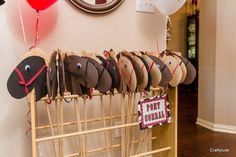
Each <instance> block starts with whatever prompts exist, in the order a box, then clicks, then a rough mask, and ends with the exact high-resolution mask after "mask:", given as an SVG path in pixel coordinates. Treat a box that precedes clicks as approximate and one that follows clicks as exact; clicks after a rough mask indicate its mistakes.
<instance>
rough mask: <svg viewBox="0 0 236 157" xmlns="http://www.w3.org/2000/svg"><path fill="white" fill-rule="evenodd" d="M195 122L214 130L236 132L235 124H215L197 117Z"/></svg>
mask: <svg viewBox="0 0 236 157" xmlns="http://www.w3.org/2000/svg"><path fill="white" fill-rule="evenodd" d="M196 124H197V125H200V126H202V127H204V128H207V129H209V130H212V131H215V132H223V133H228V134H236V126H231V125H222V124H215V123H212V122H209V121H207V120H204V119H201V118H197V122H196Z"/></svg>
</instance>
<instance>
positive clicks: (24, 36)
mask: <svg viewBox="0 0 236 157" xmlns="http://www.w3.org/2000/svg"><path fill="white" fill-rule="evenodd" d="M18 11H19V16H20V23H21V29H22V34H23V38H24V43H25V47H27V40H26V35H25V27H24V21H23V17H22V11H21V4H20V0H18Z"/></svg>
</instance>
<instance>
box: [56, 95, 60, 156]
mask: <svg viewBox="0 0 236 157" xmlns="http://www.w3.org/2000/svg"><path fill="white" fill-rule="evenodd" d="M55 110H56V123H57V135H60V132H61V131H60V124H59V117H60V112H59V105H58V100H55ZM60 147H61V141H60V139H58V156H59V157H61V150H60Z"/></svg>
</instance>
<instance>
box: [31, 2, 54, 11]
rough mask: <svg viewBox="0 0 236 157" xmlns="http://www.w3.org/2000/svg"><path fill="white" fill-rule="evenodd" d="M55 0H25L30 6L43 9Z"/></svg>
mask: <svg viewBox="0 0 236 157" xmlns="http://www.w3.org/2000/svg"><path fill="white" fill-rule="evenodd" d="M56 1H57V0H27V2H28V3H29V4H30V6H31V7H32V8H34V9H36V10H45V9H47V8H48V7H50V6H51V5H53V4H54V3H55V2H56Z"/></svg>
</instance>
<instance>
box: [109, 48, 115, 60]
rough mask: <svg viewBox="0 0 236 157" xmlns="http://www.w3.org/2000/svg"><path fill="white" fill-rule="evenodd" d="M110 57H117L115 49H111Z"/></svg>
mask: <svg viewBox="0 0 236 157" xmlns="http://www.w3.org/2000/svg"><path fill="white" fill-rule="evenodd" d="M110 57H112V58H116V53H115V51H114V50H113V49H111V50H110Z"/></svg>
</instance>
